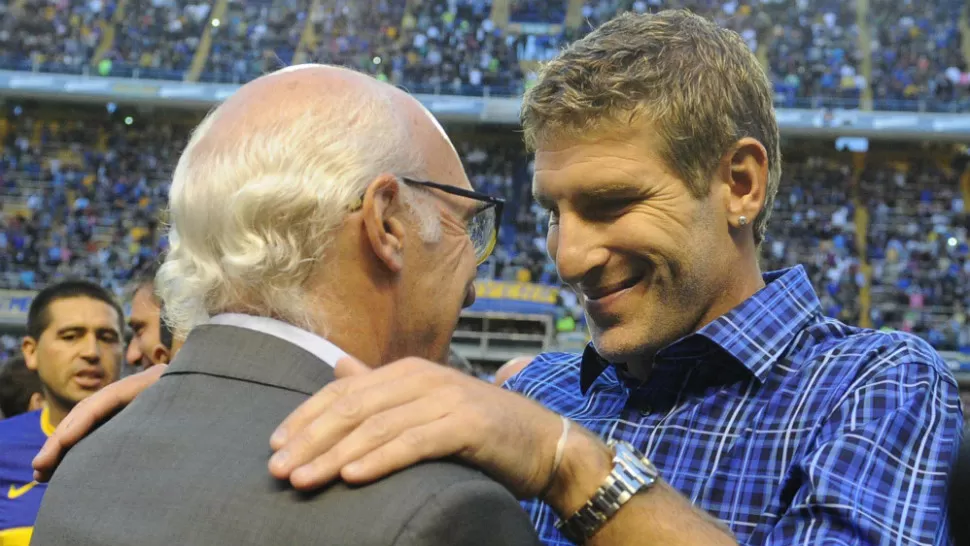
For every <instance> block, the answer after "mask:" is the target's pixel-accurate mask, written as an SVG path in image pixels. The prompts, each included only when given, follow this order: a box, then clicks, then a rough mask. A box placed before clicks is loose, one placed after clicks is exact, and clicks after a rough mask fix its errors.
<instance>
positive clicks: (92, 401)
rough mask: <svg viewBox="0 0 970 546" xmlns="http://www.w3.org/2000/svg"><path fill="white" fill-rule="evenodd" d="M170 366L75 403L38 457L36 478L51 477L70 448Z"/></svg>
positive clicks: (131, 379) (160, 365)
mask: <svg viewBox="0 0 970 546" xmlns="http://www.w3.org/2000/svg"><path fill="white" fill-rule="evenodd" d="M167 368H168V366H166V365H165V364H156V365H155V366H152V367H151V368H148V369H147V370H145V371H143V372H138V373H136V374H134V375H132V376H129V377H126V378H125V379H122V380H121V381H118V382H117V383H112V384H111V385H108V386H107V387H105V388H103V389H101V390H100V391H98V392H96V393H94V394H93V395H91V396H89V397H88V398H85V399H84V400H82V401H81V402H80V403H78V405H76V406H74V409H72V410H71V412H70V413H68V414H67V417H65V418H64V420H63V421H61V424H59V425H58V426H57V429H56V430H54V434H51V436H50V438H48V439H47V442H45V443H44V447H42V448H40V452H38V453H37V456H36V457H34V462H33V466H34V479H35V480H37V481H39V482H46V481H49V480H50V479H51V476H53V475H54V470H56V469H57V465H58V464H60V462H61V459H62V458H63V457H64V454H65V453H67V451H68V450H69V449H71V448H72V447H74V445H75V444H77V443H78V442H80V441H81V439H83V438H84V437H85V436H87V435H88V434H90V433H91V432H93V431H94V429H95V428H96V427H97V426H98V425H100V424H101V423H102V422H104V421H106V420H107V419H108V418H109V417H111V416H112V415H113V414H115V413H117V412H118V411H120V410H122V409H123V408H124V407H125V406H127V405H128V404H130V403H131V401H132V400H134V399H135V397H136V396H138V395H139V394H141V392H142V391H144V390H145V389H147V388H148V387H150V386H152V384H154V383H155V382H156V381H158V378H159V377H160V376H161V375H162V373H164V372H165V370H166V369H167Z"/></svg>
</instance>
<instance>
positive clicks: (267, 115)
mask: <svg viewBox="0 0 970 546" xmlns="http://www.w3.org/2000/svg"><path fill="white" fill-rule="evenodd" d="M368 99H369V100H375V99H377V100H384V101H390V104H391V107H392V108H393V109H394V110H395V111H397V112H398V113H399V114H400V117H399V118H398V120H388V122H389V123H394V122H395V121H404V122H405V123H407V131H408V133H409V136H410V138H409V142H410V143H412V144H413V145H414V146H417V147H418V148H419V152H420V153H421V154H422V157H423V159H424V164H425V166H426V171H425V173H424V174H425V177H426V178H427V179H428V180H433V181H435V182H438V183H441V184H449V185H453V186H457V187H461V188H465V189H471V184H470V183H469V181H468V177H467V176H466V175H465V172H464V168H463V167H462V164H461V159H460V158H459V156H458V153H457V152H456V151H455V147H454V145H452V143H451V140H449V139H448V136H447V135H446V134H445V131H444V129H443V128H442V127H441V125H440V124H439V123H438V121H437V120H436V119H435V118H434V116H432V115H431V113H430V112H429V111H428V110H427V109H426V108H425V107H424V106H423V105H422V104H421V103H420V102H419V101H418V100H417V99H415V98H414V97H412V96H411V95H409V94H407V93H406V92H404V91H402V90H400V89H397V88H396V87H394V86H392V85H389V84H386V83H384V82H381V81H378V80H376V79H374V78H372V77H370V76H367V75H364V74H361V73H359V72H354V71H353V70H348V69H345V68H340V67H335V66H327V65H319V64H304V65H297V66H292V67H289V68H284V69H282V70H279V71H277V72H274V73H272V74H269V75H266V76H263V77H260V78H257V79H256V80H253V81H252V82H249V83H247V84H246V85H244V86H242V87H241V88H239V90H238V91H236V92H235V93H234V94H233V95H232V96H231V97H229V98H228V99H227V100H226V101H225V102H224V103H223V104H222V105H221V106H219V108H218V109H217V110H216V111H215V113H214V114H213V117H212V120H211V126H210V128H209V130H208V131H207V132H206V136H205V138H203V139H202V140H201V141H200V142H199V143H198V146H197V148H196V150H197V151H198V152H200V153H218V152H220V151H222V149H231V148H232V147H233V146H234V145H235V144H234V142H235V138H236V137H238V136H239V135H246V134H249V135H252V134H254V133H258V132H261V131H262V130H264V129H270V128H273V129H275V128H278V127H280V125H281V124H286V123H288V122H290V121H291V120H295V119H297V118H300V117H303V116H307V115H314V114H317V115H320V116H321V117H322V119H320V121H319V122H320V123H321V124H326V123H328V122H331V123H332V121H333V120H328V119H326V116H327V112H329V111H331V110H332V109H333V107H334V105H335V104H339V105H341V108H344V109H346V108H352V107H353V105H354V104H355V103H361V102H363V101H364V100H368ZM347 130H348V131H350V130H353V127H348V128H347ZM380 136H381V135H374V137H375V138H380Z"/></svg>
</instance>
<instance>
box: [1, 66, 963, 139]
mask: <svg viewBox="0 0 970 546" xmlns="http://www.w3.org/2000/svg"><path fill="white" fill-rule="evenodd" d="M238 88H239V86H238V85H231V84H212V83H189V82H168V81H160V80H149V79H138V78H111V77H92V76H84V75H65V74H45V73H40V72H15V71H9V70H0V95H3V96H9V97H20V98H26V99H42V98H49V99H57V100H68V101H79V102H110V101H113V102H120V103H142V104H155V105H160V104H164V105H165V106H169V107H183V108H199V109H203V108H211V107H212V106H214V105H215V104H217V103H219V102H221V101H223V100H225V99H226V98H227V97H229V96H230V95H232V94H233V93H234V92H235V90H236V89H238ZM449 90H450V88H449V87H447V86H445V87H440V88H437V89H431V90H430V91H432V92H429V93H415V95H414V96H415V97H416V98H418V100H420V101H421V102H422V103H423V104H424V105H425V106H426V107H427V108H428V110H430V111H431V112H432V113H433V114H434V115H435V116H437V117H439V118H440V119H442V120H444V121H462V122H472V123H485V124H495V125H517V124H518V122H519V106H520V99H516V98H503V97H493V96H489V94H488V91H487V90H486V91H483V93H482V94H483V95H484V96H477V97H476V96H456V95H452V94H449ZM421 91H424V89H421ZM435 91H438V92H435ZM776 111H777V116H778V125H779V126H780V127H781V131H782V134H784V135H785V136H804V137H815V138H837V137H841V136H858V137H868V138H871V139H883V140H898V139H919V140H940V141H959V142H964V141H967V140H970V114H957V113H927V112H889V111H874V112H866V111H860V110H854V109H840V108H778V109H777V110H776Z"/></svg>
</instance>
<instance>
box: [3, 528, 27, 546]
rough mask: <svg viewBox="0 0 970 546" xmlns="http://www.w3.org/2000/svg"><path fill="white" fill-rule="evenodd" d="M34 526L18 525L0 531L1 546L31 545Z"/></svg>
mask: <svg viewBox="0 0 970 546" xmlns="http://www.w3.org/2000/svg"><path fill="white" fill-rule="evenodd" d="M33 533H34V528H33V527H17V528H16V529H5V530H3V531H0V546H30V535H32V534H33Z"/></svg>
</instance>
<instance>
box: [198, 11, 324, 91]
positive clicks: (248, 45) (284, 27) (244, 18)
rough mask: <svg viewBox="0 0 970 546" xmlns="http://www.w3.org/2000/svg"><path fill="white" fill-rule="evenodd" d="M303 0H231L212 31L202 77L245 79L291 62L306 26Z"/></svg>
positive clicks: (225, 79)
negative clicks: (204, 73)
mask: <svg viewBox="0 0 970 546" xmlns="http://www.w3.org/2000/svg"><path fill="white" fill-rule="evenodd" d="M308 9H309V6H308V2H307V1H306V0H275V1H273V0H267V1H252V0H246V1H242V0H232V1H231V2H230V3H229V13H228V14H227V15H226V17H225V19H224V20H223V21H220V24H219V26H218V27H215V28H213V31H212V51H211V52H210V53H209V60H208V65H207V67H206V72H208V73H209V74H208V75H207V76H205V77H204V79H211V80H214V81H228V82H245V81H248V80H249V79H251V78H253V77H257V76H261V75H263V74H266V73H268V72H271V71H273V70H276V69H278V68H280V67H282V66H287V65H289V64H290V63H291V62H292V61H293V55H294V53H295V52H296V48H297V46H298V45H299V43H300V37H301V35H302V34H303V28H304V27H305V26H306V23H305V21H306V17H307V10H308Z"/></svg>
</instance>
